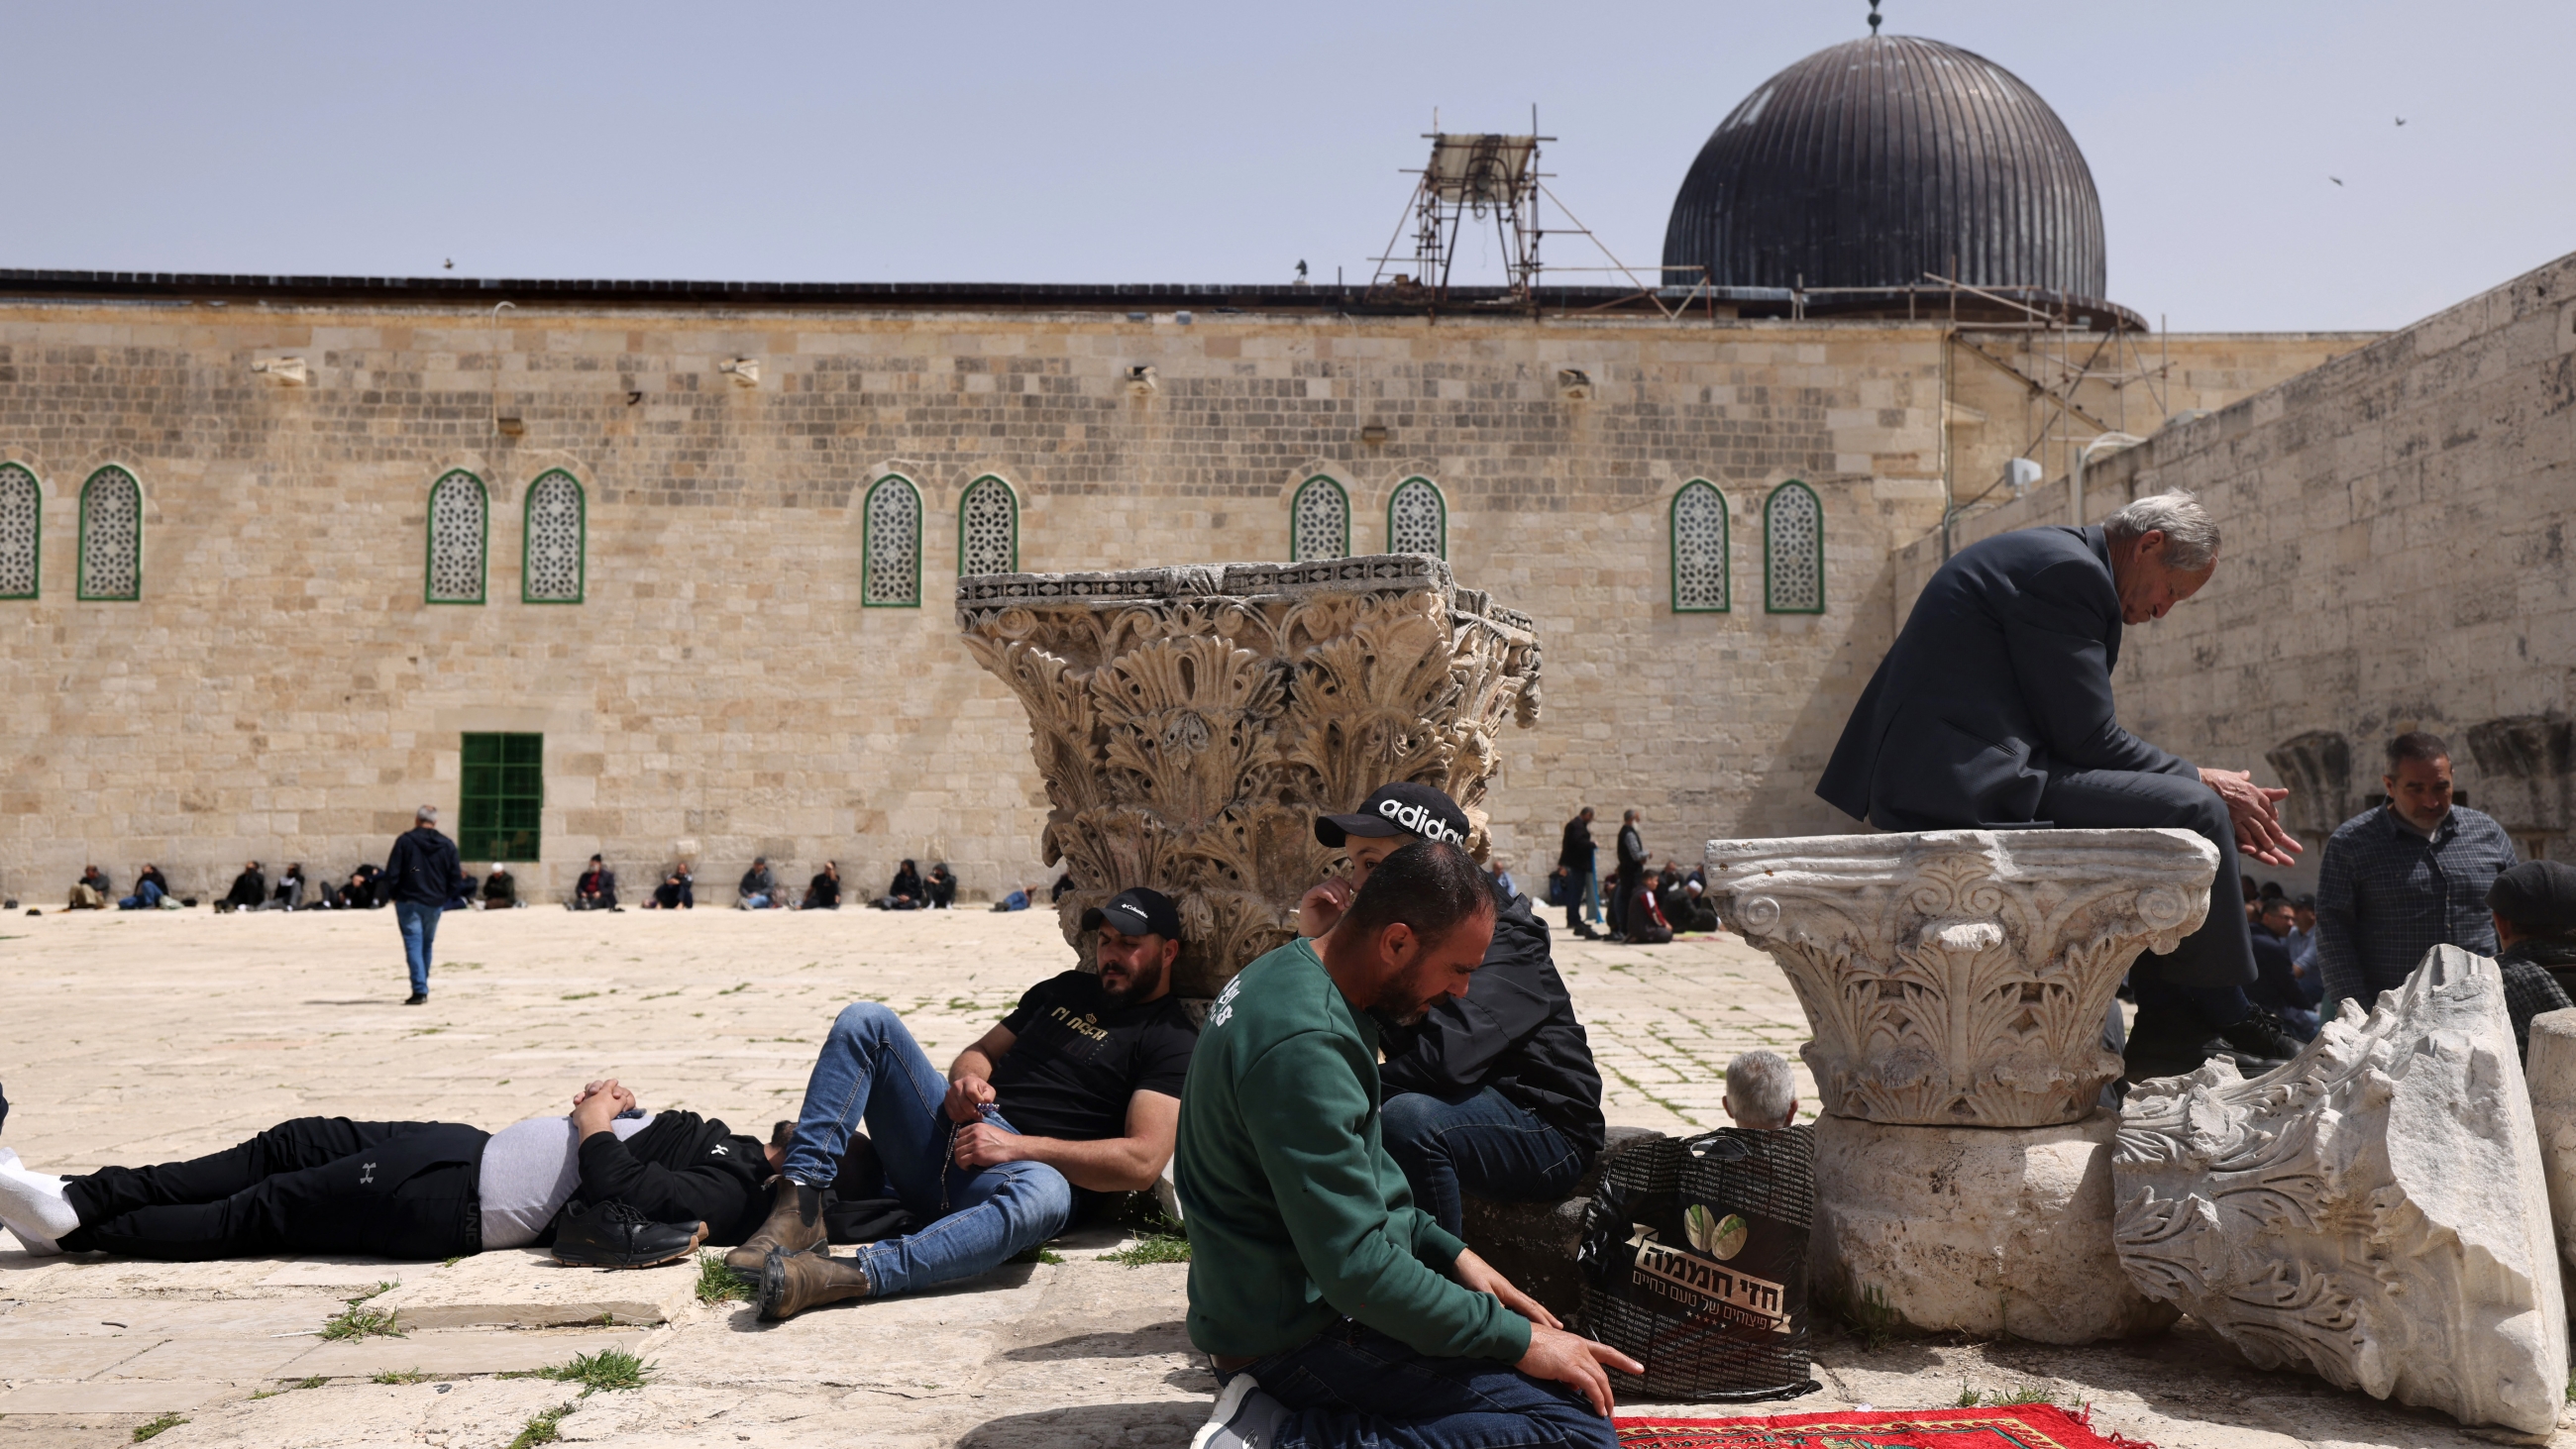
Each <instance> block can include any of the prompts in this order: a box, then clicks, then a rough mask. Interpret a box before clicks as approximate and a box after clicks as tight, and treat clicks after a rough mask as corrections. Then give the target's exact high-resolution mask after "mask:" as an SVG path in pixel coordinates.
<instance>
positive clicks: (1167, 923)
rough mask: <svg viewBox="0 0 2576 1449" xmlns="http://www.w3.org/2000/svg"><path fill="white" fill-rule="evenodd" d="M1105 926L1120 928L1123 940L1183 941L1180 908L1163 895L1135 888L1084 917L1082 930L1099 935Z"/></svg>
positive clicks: (1141, 887) (1121, 893)
mask: <svg viewBox="0 0 2576 1449" xmlns="http://www.w3.org/2000/svg"><path fill="white" fill-rule="evenodd" d="M1104 925H1108V926H1115V927H1117V928H1118V934H1120V935H1122V936H1160V937H1162V938H1163V939H1164V940H1166V941H1177V940H1179V939H1181V908H1180V907H1179V906H1176V905H1174V904H1172V898H1171V897H1170V896H1167V895H1165V894H1163V893H1162V892H1161V891H1158V890H1149V889H1147V888H1146V887H1144V886H1136V887H1134V888H1133V889H1130V890H1123V891H1120V892H1119V893H1118V894H1116V895H1114V896H1111V897H1110V898H1109V904H1107V905H1105V906H1094V907H1092V908H1091V909H1090V910H1087V911H1085V912H1083V913H1082V929H1084V930H1086V931H1096V930H1099V929H1100V928H1101V927H1102V926H1104Z"/></svg>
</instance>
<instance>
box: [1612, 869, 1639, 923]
mask: <svg viewBox="0 0 2576 1449" xmlns="http://www.w3.org/2000/svg"><path fill="white" fill-rule="evenodd" d="M1645 881H1646V868H1645V867H1644V866H1642V865H1636V866H1626V865H1623V866H1621V867H1619V890H1618V893H1617V894H1616V895H1613V896H1612V897H1611V898H1610V934H1611V935H1614V936H1624V935H1626V934H1628V929H1629V922H1628V917H1629V916H1630V915H1631V914H1633V913H1634V912H1635V911H1636V909H1637V887H1639V886H1641V885H1643V884H1645ZM1636 924H1638V925H1641V926H1642V925H1645V924H1647V923H1646V922H1644V921H1639V922H1637V923H1636Z"/></svg>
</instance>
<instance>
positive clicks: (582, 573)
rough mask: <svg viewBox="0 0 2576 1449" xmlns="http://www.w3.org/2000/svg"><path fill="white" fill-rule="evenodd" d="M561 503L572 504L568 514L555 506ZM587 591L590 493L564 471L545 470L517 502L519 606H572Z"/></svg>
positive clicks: (555, 469) (570, 474) (582, 597)
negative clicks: (541, 571)
mask: <svg viewBox="0 0 2576 1449" xmlns="http://www.w3.org/2000/svg"><path fill="white" fill-rule="evenodd" d="M564 501H569V502H570V503H571V505H572V507H571V510H570V512H569V514H568V515H567V514H566V512H565V511H564V510H563V509H561V507H560V506H559V505H560V504H561V503H562V502H564ZM540 508H543V509H544V510H545V516H544V517H539V516H538V510H539V509H540ZM539 550H543V551H544V556H543V557H540V556H539ZM540 568H543V569H544V571H545V577H544V578H543V579H542V580H541V579H539V577H538V576H537V571H538V570H539V569H540ZM589 592H590V491H589V490H588V489H586V488H584V487H582V486H581V480H580V479H579V478H576V477H574V476H573V475H572V473H571V472H570V471H569V470H567V469H563V468H548V469H547V470H546V471H544V472H542V473H540V474H538V475H537V476H536V477H535V478H534V479H532V480H530V482H529V484H528V496H527V497H526V498H525V499H524V500H522V501H521V503H520V519H519V602H520V603H523V604H578V603H580V602H582V600H583V599H584V598H586V597H588V595H589Z"/></svg>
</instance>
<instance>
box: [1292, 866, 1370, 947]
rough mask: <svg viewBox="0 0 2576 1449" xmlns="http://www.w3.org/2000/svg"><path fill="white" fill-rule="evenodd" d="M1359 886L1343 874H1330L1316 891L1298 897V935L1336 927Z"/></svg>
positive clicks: (1320, 931)
mask: <svg viewBox="0 0 2576 1449" xmlns="http://www.w3.org/2000/svg"><path fill="white" fill-rule="evenodd" d="M1358 894H1359V890H1358V888H1357V887H1355V886H1353V885H1352V884H1351V883H1350V881H1349V880H1348V879H1346V878H1344V877H1342V876H1338V875H1328V876H1326V877H1324V879H1323V882H1322V883H1321V884H1319V885H1317V886H1316V887H1315V888H1314V889H1313V890H1310V891H1308V892H1306V893H1305V894H1304V895H1302V896H1300V897H1298V898H1297V934H1298V935H1300V936H1320V935H1322V934H1324V933H1325V932H1326V931H1329V930H1331V929H1333V926H1334V924H1335V923H1336V922H1338V921H1340V920H1341V918H1342V912H1344V911H1347V910H1349V909H1350V908H1351V898H1352V897H1353V896H1356V895H1358Z"/></svg>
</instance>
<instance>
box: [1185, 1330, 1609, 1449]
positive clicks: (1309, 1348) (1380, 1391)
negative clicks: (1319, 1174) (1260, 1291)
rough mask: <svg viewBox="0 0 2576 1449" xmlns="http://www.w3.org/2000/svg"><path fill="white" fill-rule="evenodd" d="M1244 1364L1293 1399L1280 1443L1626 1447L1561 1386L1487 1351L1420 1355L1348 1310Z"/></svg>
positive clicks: (1492, 1448)
mask: <svg viewBox="0 0 2576 1449" xmlns="http://www.w3.org/2000/svg"><path fill="white" fill-rule="evenodd" d="M1243 1372H1245V1373H1248V1374H1250V1375H1252V1381H1253V1382H1254V1383H1257V1384H1259V1385H1261V1388H1262V1392H1264V1393H1267V1394H1268V1395H1270V1397H1272V1398H1274V1399H1277V1400H1278V1401H1279V1402H1280V1403H1281V1404H1284V1405H1286V1406H1287V1409H1288V1417H1287V1418H1286V1419H1285V1420H1282V1421H1281V1423H1280V1425H1279V1433H1278V1437H1277V1438H1275V1439H1273V1440H1272V1441H1271V1442H1272V1445H1273V1449H1325V1446H1331V1449H1522V1446H1541V1445H1567V1444H1580V1445H1592V1446H1597V1449H1618V1442H1619V1441H1618V1436H1617V1435H1616V1434H1615V1433H1614V1432H1613V1431H1612V1429H1611V1427H1610V1421H1609V1420H1608V1419H1605V1418H1603V1417H1601V1416H1600V1415H1598V1414H1596V1413H1594V1412H1592V1406H1591V1405H1590V1404H1588V1403H1585V1402H1584V1401H1583V1398H1582V1396H1581V1395H1579V1394H1577V1393H1575V1392H1574V1390H1572V1389H1570V1388H1567V1387H1566V1386H1564V1385H1563V1384H1554V1383H1541V1382H1540V1381H1538V1380H1537V1379H1534V1378H1531V1377H1529V1376H1528V1375H1527V1374H1524V1373H1522V1372H1520V1371H1519V1370H1518V1369H1515V1368H1513V1367H1512V1366H1511V1365H1509V1364H1501V1363H1496V1362H1494V1361H1493V1360H1492V1359H1489V1358H1433V1357H1431V1356H1429V1355H1428V1354H1421V1353H1416V1352H1414V1351H1413V1350H1412V1349H1410V1348H1408V1347H1406V1346H1405V1345H1403V1344H1401V1343H1398V1342H1396V1341H1395V1340H1394V1339H1392V1338H1389V1337H1387V1336H1386V1335H1385V1334H1383V1333H1380V1332H1378V1331H1377V1330H1376V1329H1374V1328H1365V1327H1362V1326H1361V1325H1359V1324H1357V1323H1354V1322H1352V1321H1351V1320H1349V1319H1347V1318H1345V1319H1343V1320H1342V1321H1341V1322H1339V1323H1336V1324H1334V1325H1333V1326H1332V1327H1330V1328H1328V1329H1325V1330H1324V1331H1323V1332H1322V1333H1319V1334H1317V1335H1315V1336H1314V1337H1313V1338H1310V1339H1308V1340H1307V1341H1306V1342H1304V1343H1301V1344H1299V1345H1298V1346H1297V1347H1295V1348H1292V1349H1289V1350H1288V1351H1286V1352H1285V1353H1274V1354H1270V1355H1268V1356H1267V1357H1263V1358H1257V1359H1254V1360H1253V1361H1252V1362H1251V1363H1250V1364H1247V1365H1245V1367H1244V1369H1243ZM1233 1377H1234V1376H1233V1375H1232V1374H1220V1375H1218V1381H1219V1382H1220V1383H1222V1382H1224V1381H1226V1380H1228V1379H1231V1378H1233Z"/></svg>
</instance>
